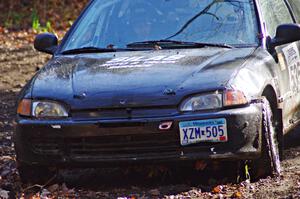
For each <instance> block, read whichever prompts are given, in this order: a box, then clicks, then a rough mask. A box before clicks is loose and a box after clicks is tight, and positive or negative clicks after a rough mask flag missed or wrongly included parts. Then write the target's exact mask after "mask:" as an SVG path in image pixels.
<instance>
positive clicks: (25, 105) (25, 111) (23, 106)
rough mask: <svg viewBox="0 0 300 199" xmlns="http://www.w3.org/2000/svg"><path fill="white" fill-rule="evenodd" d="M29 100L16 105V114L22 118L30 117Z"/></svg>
mask: <svg viewBox="0 0 300 199" xmlns="http://www.w3.org/2000/svg"><path fill="white" fill-rule="evenodd" d="M31 102H32V101H31V100H30V99H23V100H21V101H20V103H19V104H18V110H17V113H18V114H19V115H23V116H30V115H31Z"/></svg>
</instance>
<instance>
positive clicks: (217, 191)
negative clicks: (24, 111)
mask: <svg viewBox="0 0 300 199" xmlns="http://www.w3.org/2000/svg"><path fill="white" fill-rule="evenodd" d="M49 58H50V57H49V56H48V55H45V54H41V53H38V52H36V51H35V50H34V49H33V48H32V47H31V46H29V45H25V46H23V47H21V48H18V49H14V48H10V49H9V48H6V47H0V198H16V197H18V198H21V197H25V196H28V197H33V196H34V197H37V198H39V197H40V198H46V197H48V198H58V197H61V198H64V197H69V198H264V199H266V198H300V141H299V140H300V130H299V129H297V130H295V131H293V132H292V133H290V134H289V136H287V137H285V150H284V159H283V161H282V170H283V172H282V176H280V177H273V178H271V177H266V178H264V179H261V180H259V181H257V182H249V181H243V182H240V183H236V180H235V177H233V176H234V172H235V169H234V168H235V167H234V166H233V167H232V166H224V167H223V165H222V168H223V170H222V169H221V172H220V173H215V172H212V171H203V172H195V171H193V172H190V171H187V170H186V169H179V170H176V171H172V172H168V171H166V170H164V169H159V171H158V172H156V170H151V169H150V170H149V171H151V172H152V177H151V178H150V177H149V172H148V173H147V174H145V173H143V172H142V173H139V172H136V171H135V172H129V173H130V174H124V173H126V172H124V170H122V169H116V170H109V171H108V170H107V171H105V170H104V171H103V170H101V171H100V170H92V169H90V170H80V171H79V172H78V171H77V170H72V171H64V172H61V175H59V176H60V177H59V178H58V180H56V181H54V182H51V183H49V184H48V185H46V186H43V185H36V186H31V185H24V184H22V183H21V182H20V179H19V176H18V172H17V169H16V162H15V153H14V149H13V143H12V138H11V137H12V132H13V125H14V116H15V110H16V105H15V102H16V99H17V95H18V92H19V91H20V89H21V88H22V87H23V86H24V85H25V84H26V82H27V81H28V80H29V79H30V78H31V77H32V76H33V75H34V73H35V72H36V70H37V68H39V67H42V66H43V64H44V63H46V61H47V60H48V59H49ZM297 134H298V135H297ZM151 172H150V173H151Z"/></svg>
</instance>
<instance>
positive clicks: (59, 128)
mask: <svg viewBox="0 0 300 199" xmlns="http://www.w3.org/2000/svg"><path fill="white" fill-rule="evenodd" d="M253 3H254V4H255V8H256V9H257V10H256V12H257V14H258V15H257V21H258V25H259V31H260V33H259V34H258V38H259V39H260V43H259V45H257V46H255V47H240V48H232V49H229V48H224V47H204V48H187V49H182V48H180V49H162V50H158V49H156V50H155V49H153V50H140V51H128V52H111V53H83V54H75V55H63V54H61V53H60V50H61V46H59V47H58V50H57V51H56V53H55V54H54V56H53V58H52V59H51V60H50V61H49V62H48V63H47V64H46V65H45V67H43V68H42V69H41V70H40V71H39V72H38V73H37V74H36V75H35V76H34V77H33V79H32V80H31V81H30V82H29V83H28V84H27V85H26V86H25V87H24V88H23V90H22V92H21V93H20V97H19V101H20V100H22V99H24V98H25V99H32V100H53V101H58V102H60V103H62V104H64V105H65V106H67V107H68V110H69V113H70V117H68V118H62V119H52V120H45V119H37V118H31V117H24V116H20V115H18V116H17V126H16V131H15V133H14V141H15V142H16V143H17V144H16V146H15V147H16V153H17V159H18V161H19V163H24V164H29V165H30V164H32V165H42V164H44V165H48V166H49V165H51V166H62V165H64V166H68V165H78V166H95V165H100V166H103V165H105V164H106V163H108V164H110V165H116V164H119V163H125V162H126V163H137V162H145V161H149V162H150V163H155V162H159V161H178V160H179V161H180V160H185V161H186V160H192V161H195V160H199V159H205V160H211V159H219V160H224V159H226V160H249V159H251V160H252V159H257V158H259V157H260V155H261V145H262V136H263V135H262V126H261V124H262V109H263V104H262V103H261V101H260V99H261V97H262V95H263V94H264V92H265V91H266V90H268V91H269V92H271V93H272V94H273V95H274V96H272V97H274V99H273V100H274V101H272V104H271V105H272V106H274V107H273V108H275V109H276V110H278V112H280V113H282V116H281V118H280V119H282V126H283V131H284V132H288V130H289V129H291V128H292V127H294V126H295V125H296V123H297V122H298V121H299V118H300V115H299V110H298V109H297V107H298V106H299V102H300V97H299V94H298V93H297V92H298V87H297V86H296V90H293V88H294V87H295V86H291V84H293V85H295V81H294V80H293V82H292V81H291V80H292V79H291V77H292V76H291V75H290V74H291V73H290V72H289V71H291V70H290V67H291V66H294V64H295V63H293V64H289V63H288V62H289V59H287V58H286V55H288V54H287V53H285V52H284V50H283V49H284V48H286V47H288V46H295V45H296V47H294V49H296V48H298V49H297V50H298V51H299V44H298V43H299V42H295V43H293V44H287V45H283V46H280V47H277V48H276V52H275V51H271V50H270V49H268V45H267V44H268V42H269V40H270V37H269V36H268V34H267V33H268V30H267V28H266V26H265V20H264V19H263V15H262V13H263V12H266V11H263V10H262V8H261V7H260V3H259V2H257V1H253ZM79 22H80V18H79V19H78V20H77V21H76V22H75V25H76V24H77V23H79ZM75 25H74V26H75ZM74 26H73V27H72V28H71V30H70V32H71V31H72V30H73V29H74ZM70 32H69V33H67V35H66V37H68V36H69V34H70ZM65 42H66V38H65V39H63V41H62V44H61V45H64V43H65ZM280 56H281V58H280ZM297 61H298V62H297V63H299V57H297ZM297 63H296V66H297V69H298V70H297V69H296V70H293V71H294V72H293V74H296V77H297V74H298V73H297V72H295V71H299V67H300V65H297ZM294 69H295V68H294ZM294 76H295V75H294ZM225 90H239V91H242V92H243V93H244V94H245V96H246V98H247V99H248V103H247V104H244V105H242V106H232V107H222V108H219V109H214V110H203V111H196V112H182V111H180V108H179V107H180V104H181V102H182V101H183V100H184V99H186V98H188V97H190V96H193V95H195V94H202V93H212V92H216V91H217V92H220V93H222V92H223V91H225ZM291 91H292V92H291ZM291 104H292V105H291ZM218 118H225V119H226V121H227V123H228V137H229V139H228V142H225V143H199V144H195V145H191V146H187V147H183V146H181V145H180V140H179V122H181V121H193V120H206V119H218ZM162 122H172V128H171V129H169V130H168V131H162V130H159V125H160V124H161V123H162ZM131 141H132V142H131ZM107 145H108V146H110V147H108V148H105V147H107ZM93 147H94V148H93ZM105 152H108V153H105Z"/></svg>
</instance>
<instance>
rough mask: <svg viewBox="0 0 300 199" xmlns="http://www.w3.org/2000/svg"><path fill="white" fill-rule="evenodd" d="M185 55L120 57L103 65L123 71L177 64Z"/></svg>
mask: <svg viewBox="0 0 300 199" xmlns="http://www.w3.org/2000/svg"><path fill="white" fill-rule="evenodd" d="M184 57H185V55H171V56H164V55H162V56H155V57H150V58H149V57H144V56H134V57H118V58H115V59H112V60H110V61H107V62H106V63H105V64H103V65H101V66H104V67H108V69H121V68H146V67H150V66H153V65H155V64H175V63H176V62H178V61H179V60H180V59H182V58H184Z"/></svg>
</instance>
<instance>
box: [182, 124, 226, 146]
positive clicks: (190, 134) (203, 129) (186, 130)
mask: <svg viewBox="0 0 300 199" xmlns="http://www.w3.org/2000/svg"><path fill="white" fill-rule="evenodd" d="M179 129H180V143H181V145H182V146H186V145H190V144H195V143H199V142H227V141H228V137H227V125H226V119H224V118H221V119H210V120H196V121H187V122H180V123H179Z"/></svg>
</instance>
